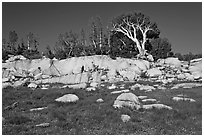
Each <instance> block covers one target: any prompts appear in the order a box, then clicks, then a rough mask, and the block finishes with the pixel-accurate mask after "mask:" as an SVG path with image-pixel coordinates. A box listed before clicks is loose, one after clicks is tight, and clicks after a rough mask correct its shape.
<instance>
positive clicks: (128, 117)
mask: <svg viewBox="0 0 204 137" xmlns="http://www.w3.org/2000/svg"><path fill="white" fill-rule="evenodd" d="M130 118H131V117H130V116H129V115H124V114H123V115H121V120H122V121H123V122H128V121H129V120H130Z"/></svg>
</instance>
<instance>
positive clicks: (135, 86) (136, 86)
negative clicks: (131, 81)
mask: <svg viewBox="0 0 204 137" xmlns="http://www.w3.org/2000/svg"><path fill="white" fill-rule="evenodd" d="M141 86H142V85H140V84H138V83H137V84H135V85H133V86H132V87H131V88H130V89H131V90H135V89H136V88H140V87H141Z"/></svg>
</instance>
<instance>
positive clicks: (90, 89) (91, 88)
mask: <svg viewBox="0 0 204 137" xmlns="http://www.w3.org/2000/svg"><path fill="white" fill-rule="evenodd" d="M95 90H96V88H95V87H88V88H86V91H95Z"/></svg>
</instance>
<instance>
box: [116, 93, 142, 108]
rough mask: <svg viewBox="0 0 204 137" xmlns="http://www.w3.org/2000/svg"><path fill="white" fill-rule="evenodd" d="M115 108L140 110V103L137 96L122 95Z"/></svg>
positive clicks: (118, 98)
mask: <svg viewBox="0 0 204 137" xmlns="http://www.w3.org/2000/svg"><path fill="white" fill-rule="evenodd" d="M113 107H114V108H122V107H130V108H132V109H139V108H140V102H139V99H138V97H137V96H136V95H135V94H133V93H122V94H121V95H119V96H118V97H117V98H116V100H115V101H114V104H113Z"/></svg>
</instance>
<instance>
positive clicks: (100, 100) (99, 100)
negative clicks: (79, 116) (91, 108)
mask: <svg viewBox="0 0 204 137" xmlns="http://www.w3.org/2000/svg"><path fill="white" fill-rule="evenodd" d="M96 102H98V103H101V102H104V100H103V99H102V98H99V99H97V100H96Z"/></svg>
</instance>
